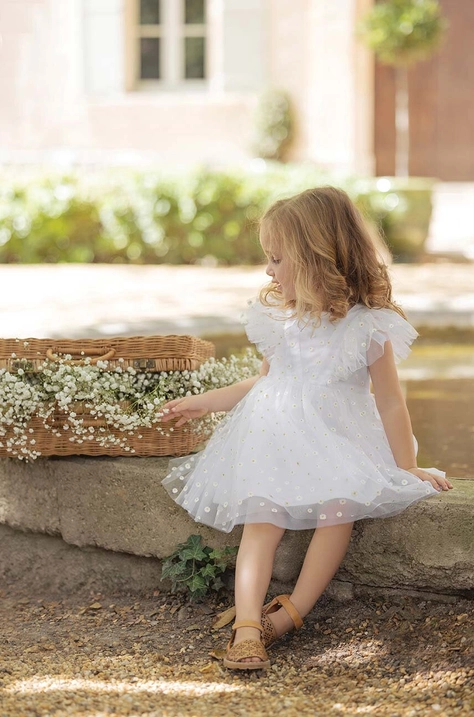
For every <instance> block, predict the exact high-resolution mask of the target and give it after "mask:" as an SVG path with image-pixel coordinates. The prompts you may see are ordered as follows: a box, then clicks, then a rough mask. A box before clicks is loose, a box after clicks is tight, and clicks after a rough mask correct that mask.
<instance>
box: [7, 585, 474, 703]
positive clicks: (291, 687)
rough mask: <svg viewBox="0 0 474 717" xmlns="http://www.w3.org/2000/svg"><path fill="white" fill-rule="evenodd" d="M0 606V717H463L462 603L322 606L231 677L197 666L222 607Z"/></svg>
mask: <svg viewBox="0 0 474 717" xmlns="http://www.w3.org/2000/svg"><path fill="white" fill-rule="evenodd" d="M0 597H1V598H2V599H1V602H0V628H1V631H0V716H1V717H45V716H47V717H49V716H50V715H51V716H52V717H62V716H63V715H73V716H74V717H105V716H106V715H107V716H111V715H112V716H113V715H120V716H122V715H127V716H132V715H133V716H139V715H140V716H141V715H147V716H148V717H178V716H180V715H196V716H199V717H209V716H212V715H221V714H229V715H254V716H255V717H259V716H261V715H273V714H276V713H278V712H282V713H283V714H284V715H285V717H293V716H295V717H296V715H298V716H300V715H302V716H305V715H308V716H309V715H311V717H319V716H321V717H328V716H332V715H334V716H335V717H337V715H344V716H347V715H351V716H352V715H354V716H356V715H357V716H358V715H372V714H373V715H377V717H415V716H418V715H420V716H421V717H425V715H439V716H443V715H446V716H450V715H473V713H474V696H473V677H474V659H473V648H474V636H473V631H472V615H473V612H472V607H473V603H472V602H470V601H466V600H459V601H457V602H455V603H451V604H446V603H439V602H423V601H420V599H419V598H418V599H414V598H405V597H404V598H391V599H390V600H389V601H387V600H386V599H383V598H374V599H364V600H363V601H362V600H354V601H351V602H348V603H341V602H335V601H332V600H330V599H329V598H325V597H323V598H322V599H321V600H320V602H319V603H318V606H317V608H316V609H315V610H314V611H313V613H312V614H311V615H310V616H308V618H307V620H306V624H305V627H304V628H303V629H302V630H301V631H300V632H298V633H297V634H295V635H294V636H291V637H286V638H285V639H284V640H281V641H280V642H279V643H278V645H275V646H274V647H273V648H272V649H271V658H272V667H271V669H270V670H269V671H268V672H267V673H264V672H257V673H253V674H252V673H250V674H245V673H244V674H240V673H238V674H236V673H233V672H228V671H226V670H224V669H223V667H222V666H221V663H220V661H218V660H216V659H213V658H212V657H211V656H210V655H209V653H210V652H212V651H216V650H217V651H218V652H219V651H220V650H222V648H223V647H224V646H225V642H226V640H227V637H228V633H229V628H225V629H223V630H220V631H213V630H212V624H213V622H214V621H215V615H216V613H218V612H219V611H220V610H222V609H224V608H225V607H227V606H228V605H229V599H228V598H227V597H226V598H224V599H221V601H220V602H218V601H217V600H216V599H215V598H210V599H208V600H206V601H204V602H201V603H199V604H188V603H186V602H185V601H184V600H183V598H181V597H179V596H170V595H167V594H160V593H159V592H155V593H154V594H153V595H146V596H143V597H139V598H137V596H136V595H134V596H124V595H121V596H113V595H101V594H93V595H89V594H87V595H77V596H75V597H65V598H63V599H58V598H57V597H54V596H37V595H34V596H33V595H25V594H14V593H12V592H11V591H9V592H6V591H3V593H2V592H1V591H0Z"/></svg>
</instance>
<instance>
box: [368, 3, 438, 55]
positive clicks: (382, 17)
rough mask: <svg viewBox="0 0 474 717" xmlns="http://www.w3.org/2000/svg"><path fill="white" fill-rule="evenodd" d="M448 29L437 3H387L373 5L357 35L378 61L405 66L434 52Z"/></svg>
mask: <svg viewBox="0 0 474 717" xmlns="http://www.w3.org/2000/svg"><path fill="white" fill-rule="evenodd" d="M447 27H448V23H447V20H446V19H445V18H444V17H443V15H442V11H441V7H440V4H439V2H438V0H386V1H385V2H379V3H376V4H375V5H374V7H373V8H372V10H370V12H369V13H368V14H367V15H366V17H365V18H364V19H363V20H362V22H361V24H360V27H359V33H360V35H361V37H362V38H363V40H364V42H365V43H366V44H367V46H368V47H369V48H370V49H372V50H373V51H374V52H375V54H376V55H377V57H378V58H379V59H380V61H381V62H384V63H385V64H387V65H405V66H408V65H411V64H413V63H415V62H418V61H419V60H423V59H426V58H427V57H429V56H430V55H431V54H432V53H433V52H435V50H437V48H438V47H439V46H440V44H441V42H442V40H443V39H444V35H445V32H446V29H447Z"/></svg>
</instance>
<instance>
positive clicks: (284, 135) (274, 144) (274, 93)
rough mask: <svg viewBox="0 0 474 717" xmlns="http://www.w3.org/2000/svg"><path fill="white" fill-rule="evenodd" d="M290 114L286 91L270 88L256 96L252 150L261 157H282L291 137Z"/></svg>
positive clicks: (277, 158)
mask: <svg viewBox="0 0 474 717" xmlns="http://www.w3.org/2000/svg"><path fill="white" fill-rule="evenodd" d="M292 124H293V122H292V114H291V106H290V99H289V97H288V95H287V93H286V92H283V90H277V89H275V88H270V89H267V90H265V91H264V92H262V93H261V94H260V96H259V98H258V102H257V108H256V111H255V128H254V139H253V152H254V154H255V155H256V156H257V157H262V158H263V159H276V160H279V159H284V155H285V151H286V150H287V149H288V146H289V144H290V141H291V138H292Z"/></svg>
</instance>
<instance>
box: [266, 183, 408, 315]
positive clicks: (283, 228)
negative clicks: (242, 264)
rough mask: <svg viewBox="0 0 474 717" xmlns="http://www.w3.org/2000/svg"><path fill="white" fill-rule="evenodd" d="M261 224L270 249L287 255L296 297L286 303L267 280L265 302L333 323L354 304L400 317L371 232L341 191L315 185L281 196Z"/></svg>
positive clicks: (267, 304) (384, 267) (278, 290)
mask: <svg viewBox="0 0 474 717" xmlns="http://www.w3.org/2000/svg"><path fill="white" fill-rule="evenodd" d="M260 228H261V230H262V229H265V232H266V236H268V238H269V242H270V248H271V251H272V253H276V252H282V253H283V254H284V255H285V256H286V257H287V258H288V260H289V264H290V267H291V269H292V279H293V282H294V287H295V297H296V298H295V299H294V300H290V301H286V302H285V300H284V298H283V295H282V293H281V291H280V289H279V288H277V287H276V286H275V284H270V285H267V286H265V287H264V288H263V289H262V290H261V292H260V300H261V301H262V303H263V304H265V305H266V306H275V305H278V306H281V307H282V308H285V309H288V308H292V309H294V314H295V315H296V316H297V317H298V318H299V319H302V318H303V317H304V316H305V315H306V316H307V315H308V313H309V315H310V317H311V318H313V319H314V318H316V319H319V318H320V316H321V313H323V312H328V313H329V314H330V319H331V321H335V320H337V319H341V318H343V317H344V316H345V315H346V314H347V312H348V310H349V309H350V308H351V307H352V306H354V304H363V305H364V306H367V307H368V308H371V309H372V308H377V309H381V308H390V309H393V310H394V311H396V312H397V313H398V314H400V315H401V316H404V313H403V311H402V310H401V308H400V307H399V306H397V305H396V304H395V303H394V302H393V300H392V286H391V282H390V278H389V276H388V271H387V267H386V265H385V263H384V262H383V261H382V259H381V258H380V257H379V256H378V254H377V250H376V247H375V244H374V241H373V239H372V237H371V235H370V233H369V230H368V228H367V226H366V224H365V222H364V220H363V218H362V216H361V214H360V213H359V211H358V209H357V208H356V207H355V205H354V204H353V202H352V201H351V200H350V199H349V197H348V195H347V194H346V192H344V191H343V190H342V189H338V188H336V187H316V188H315V189H308V190H306V191H304V192H301V193H300V194H297V195H296V196H294V197H291V198H290V199H281V200H279V201H277V202H275V204H273V205H272V206H271V207H270V208H269V209H268V210H267V211H266V212H265V214H264V216H263V217H262V219H261V222H260Z"/></svg>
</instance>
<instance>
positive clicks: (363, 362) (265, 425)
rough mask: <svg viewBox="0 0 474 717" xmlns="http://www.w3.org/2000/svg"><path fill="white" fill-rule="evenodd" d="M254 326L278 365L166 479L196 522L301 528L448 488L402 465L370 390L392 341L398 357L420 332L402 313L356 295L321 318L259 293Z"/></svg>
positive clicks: (394, 506) (252, 310) (250, 320)
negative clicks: (333, 317)
mask: <svg viewBox="0 0 474 717" xmlns="http://www.w3.org/2000/svg"><path fill="white" fill-rule="evenodd" d="M246 331H247V335H248V337H249V339H250V341H251V342H252V343H254V344H256V346H257V348H258V349H259V350H260V351H261V352H262V353H263V354H264V355H265V356H266V358H267V359H268V361H269V363H270V370H269V373H268V375H267V376H264V377H262V378H260V379H259V380H258V381H257V383H256V384H255V385H254V386H253V387H252V389H251V390H250V391H249V392H248V393H247V395H246V396H245V397H244V398H243V399H242V400H241V401H240V402H239V403H238V404H237V405H236V406H235V407H234V408H233V409H232V410H231V411H230V412H229V413H228V414H227V415H226V417H225V418H224V419H223V421H222V422H221V423H220V424H219V426H218V427H217V429H216V430H215V432H214V434H213V435H212V437H211V438H210V440H209V442H208V444H207V446H206V448H205V449H204V450H202V451H201V452H200V453H197V454H195V455H191V456H187V457H186V458H179V459H174V460H172V461H171V463H170V469H171V470H170V473H169V474H168V475H167V477H166V478H165V479H164V481H163V485H164V486H165V488H166V489H167V491H168V492H169V494H170V495H171V497H172V498H173V499H174V500H175V501H176V502H177V503H178V504H179V505H181V506H183V508H185V509H186V510H187V511H188V512H189V513H190V514H191V515H192V516H193V518H194V519H195V520H196V521H198V522H200V523H204V524H206V525H210V526H212V527H214V528H217V529H218V530H222V531H225V532H229V531H231V530H232V528H233V527H234V526H235V525H237V524H240V523H273V524H274V525H277V526H280V527H282V528H289V529H292V530H295V529H296V530H299V529H307V528H315V527H317V526H327V525H335V524H337V523H347V522H352V521H353V520H359V519H361V518H381V517H386V516H390V515H395V514H396V513H400V512H401V511H403V510H404V509H405V508H407V507H408V506H409V505H411V504H412V503H415V502H416V501H418V500H420V499H422V498H426V497H428V496H430V495H437V494H438V492H437V491H436V489H435V488H433V487H432V485H431V484H430V483H429V482H426V481H422V480H420V479H419V478H417V477H415V476H414V475H412V474H411V473H409V472H408V471H405V470H403V469H401V468H398V467H397V465H396V463H395V460H394V458H393V455H392V452H391V449H390V446H389V443H388V440H387V436H386V434H385V431H384V428H383V425H382V421H381V419H380V415H379V413H378V411H377V408H376V406H375V400H374V398H373V396H372V394H371V393H370V391H369V386H370V377H369V371H368V366H369V365H370V364H371V363H373V362H374V361H375V360H377V359H378V358H380V356H382V354H383V352H384V343H385V341H387V340H390V341H391V343H392V347H393V351H394V354H395V359H396V361H400V360H401V359H403V358H406V356H407V355H408V353H409V352H410V348H409V346H410V344H411V343H412V341H413V340H414V339H415V338H416V336H417V332H416V331H415V329H414V328H413V327H412V326H411V325H410V324H409V323H408V322H407V321H405V320H404V319H403V318H402V317H401V316H399V314H397V313H396V312H395V311H392V310H391V309H368V308H367V307H365V306H363V305H360V304H357V305H355V306H353V307H352V309H350V310H349V312H348V313H347V315H346V316H345V317H344V318H343V319H340V320H339V321H337V322H336V323H334V324H333V323H331V321H330V320H329V316H328V314H323V315H322V317H321V323H320V325H319V326H317V325H316V324H315V322H311V323H301V322H298V320H297V319H296V318H291V317H290V315H289V312H284V311H282V310H281V309H277V308H275V307H264V306H263V305H262V304H261V303H260V302H258V301H255V302H251V303H250V306H249V308H248V311H247V314H246ZM414 440H415V439H414ZM415 446H416V441H415ZM427 470H429V471H430V472H433V473H435V474H436V475H439V476H444V473H442V472H441V471H438V470H436V469H433V468H429V469H427Z"/></svg>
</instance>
